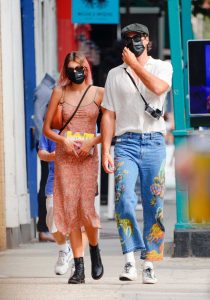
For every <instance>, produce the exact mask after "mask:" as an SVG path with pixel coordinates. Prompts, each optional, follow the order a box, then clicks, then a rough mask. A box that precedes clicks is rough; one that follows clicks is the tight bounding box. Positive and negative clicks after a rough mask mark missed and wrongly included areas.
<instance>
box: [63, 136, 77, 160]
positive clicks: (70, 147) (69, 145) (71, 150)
mask: <svg viewBox="0 0 210 300" xmlns="http://www.w3.org/2000/svg"><path fill="white" fill-rule="evenodd" d="M62 144H63V148H64V150H65V151H66V153H68V154H71V155H74V156H76V157H78V154H77V151H76V148H75V146H76V143H75V142H74V141H70V140H69V139H67V138H64V139H63V142H62Z"/></svg>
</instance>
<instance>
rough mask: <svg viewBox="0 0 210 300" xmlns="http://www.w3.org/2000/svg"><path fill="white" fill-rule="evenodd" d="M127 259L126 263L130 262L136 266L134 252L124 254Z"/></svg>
mask: <svg viewBox="0 0 210 300" xmlns="http://www.w3.org/2000/svg"><path fill="white" fill-rule="evenodd" d="M124 257H125V263H128V262H130V263H131V264H132V265H133V266H135V257H134V252H133V251H132V252H128V253H125V254H124Z"/></svg>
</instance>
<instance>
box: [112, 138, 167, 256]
mask: <svg viewBox="0 0 210 300" xmlns="http://www.w3.org/2000/svg"><path fill="white" fill-rule="evenodd" d="M165 158H166V150H165V140H164V136H163V135H162V134H161V133H159V132H153V133H144V134H140V133H131V132H127V133H125V134H123V135H121V136H118V137H117V138H116V144H115V218H116V221H117V227H118V231H119V236H120V242H121V246H122V251H123V254H125V253H128V252H132V251H137V250H141V258H142V259H147V260H151V261H153V260H161V259H162V258H163V248H164V233H165V229H164V226H163V196H164V188H165V185H164V184H165ZM138 174H139V176H140V185H141V186H140V190H141V197H142V206H143V218H144V228H143V235H142V233H141V230H140V227H139V224H138V221H137V217H136V213H135V208H136V205H137V197H136V194H135V184H136V180H137V176H138Z"/></svg>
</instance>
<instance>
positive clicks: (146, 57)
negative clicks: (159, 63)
mask: <svg viewBox="0 0 210 300" xmlns="http://www.w3.org/2000/svg"><path fill="white" fill-rule="evenodd" d="M149 58H150V56H149V55H148V54H147V52H146V51H144V52H143V53H142V55H140V56H139V57H137V60H138V62H139V63H140V64H141V65H142V66H144V65H145V64H146V63H147V61H148V60H149Z"/></svg>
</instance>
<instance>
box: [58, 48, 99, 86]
mask: <svg viewBox="0 0 210 300" xmlns="http://www.w3.org/2000/svg"><path fill="white" fill-rule="evenodd" d="M70 61H75V62H76V63H78V64H79V65H80V66H82V67H84V71H85V82H86V84H88V85H90V84H92V82H93V80H92V73H91V69H90V65H89V63H88V61H87V59H86V57H85V55H84V54H83V53H82V52H79V51H72V52H70V53H68V54H67V55H66V57H65V59H64V63H63V68H62V70H61V73H60V76H59V79H58V85H59V86H62V87H65V86H67V85H69V84H71V81H70V80H69V79H68V76H67V69H68V64H69V62H70Z"/></svg>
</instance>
